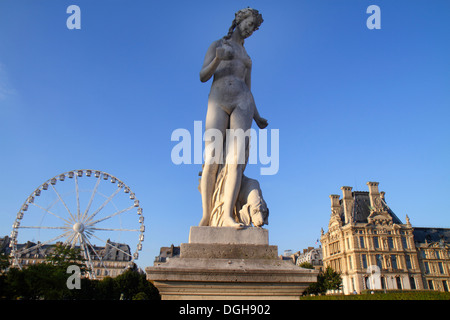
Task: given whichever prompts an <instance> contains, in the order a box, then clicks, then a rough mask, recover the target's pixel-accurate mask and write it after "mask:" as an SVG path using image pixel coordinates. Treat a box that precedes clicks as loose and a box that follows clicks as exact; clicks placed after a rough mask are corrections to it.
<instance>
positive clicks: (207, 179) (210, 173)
mask: <svg viewBox="0 0 450 320" xmlns="http://www.w3.org/2000/svg"><path fill="white" fill-rule="evenodd" d="M228 122H229V115H228V114H227V113H226V112H225V111H224V110H223V109H222V108H220V107H219V106H218V105H217V104H216V103H215V102H214V101H213V100H212V99H210V101H208V111H207V113H206V122H205V131H208V130H215V131H216V132H218V133H220V135H221V137H222V139H224V137H225V132H226V129H227V126H228ZM212 143H214V141H208V140H207V141H205V163H204V166H203V171H202V177H201V181H200V190H201V195H202V207H203V216H202V219H201V220H200V223H199V226H208V225H209V223H210V218H211V217H210V215H211V210H212V208H211V207H212V196H213V193H214V187H215V184H216V177H217V170H218V168H219V163H218V162H217V160H218V159H222V153H223V149H222V148H213V147H212V146H211V144H212ZM213 146H214V145H213ZM218 153H219V154H218Z"/></svg>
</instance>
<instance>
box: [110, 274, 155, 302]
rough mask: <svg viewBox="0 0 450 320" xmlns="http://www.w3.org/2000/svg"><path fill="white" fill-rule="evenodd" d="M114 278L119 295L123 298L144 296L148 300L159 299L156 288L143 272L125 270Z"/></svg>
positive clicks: (130, 298)
mask: <svg viewBox="0 0 450 320" xmlns="http://www.w3.org/2000/svg"><path fill="white" fill-rule="evenodd" d="M114 280H115V282H116V286H117V290H118V292H119V295H120V296H121V298H122V299H124V300H132V299H133V298H135V299H142V298H145V297H146V298H147V299H149V300H158V299H160V296H159V292H158V290H157V289H156V288H155V287H154V286H153V285H152V284H151V283H150V282H149V281H148V280H147V278H146V276H145V274H140V273H139V272H137V271H135V270H127V271H125V272H124V273H122V274H121V275H119V276H117V277H116V278H115V279H114ZM141 293H143V294H145V295H143V294H141ZM138 294H139V295H138Z"/></svg>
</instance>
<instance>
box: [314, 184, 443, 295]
mask: <svg viewBox="0 0 450 320" xmlns="http://www.w3.org/2000/svg"><path fill="white" fill-rule="evenodd" d="M367 185H368V187H369V192H365V191H353V192H352V188H351V187H347V186H344V187H342V188H341V190H342V193H343V197H342V199H339V195H334V194H333V195H330V199H331V217H330V221H329V224H328V231H327V232H326V233H324V232H323V230H322V236H321V243H322V250H323V263H324V268H326V267H327V266H331V267H332V268H333V269H334V270H335V271H338V272H341V275H342V280H343V291H344V293H345V294H350V293H354V292H357V293H360V292H361V291H362V290H366V289H386V290H392V289H413V290H415V289H417V290H419V289H433V290H441V291H449V285H450V274H449V269H450V259H449V242H450V229H437V228H434V229H430V228H414V227H412V225H411V223H410V220H409V218H408V216H406V224H404V223H402V221H401V220H400V219H399V218H398V217H397V216H396V215H395V214H394V212H393V211H392V210H391V209H390V208H389V206H388V205H387V204H386V201H385V197H384V195H385V193H384V192H379V190H378V182H368V183H367ZM426 239H428V240H426ZM427 241H428V242H427Z"/></svg>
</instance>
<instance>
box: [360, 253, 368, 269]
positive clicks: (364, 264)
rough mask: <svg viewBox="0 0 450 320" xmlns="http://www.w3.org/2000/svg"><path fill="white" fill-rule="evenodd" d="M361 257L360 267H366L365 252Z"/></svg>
mask: <svg viewBox="0 0 450 320" xmlns="http://www.w3.org/2000/svg"><path fill="white" fill-rule="evenodd" d="M361 259H362V267H363V268H364V269H367V256H366V255H365V254H362V255H361Z"/></svg>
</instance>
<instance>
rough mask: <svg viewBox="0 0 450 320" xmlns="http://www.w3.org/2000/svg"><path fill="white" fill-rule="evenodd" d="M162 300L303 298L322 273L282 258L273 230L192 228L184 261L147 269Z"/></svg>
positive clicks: (184, 248) (182, 251)
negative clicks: (273, 240) (271, 237)
mask: <svg viewBox="0 0 450 320" xmlns="http://www.w3.org/2000/svg"><path fill="white" fill-rule="evenodd" d="M145 271H146V273H147V279H148V280H150V281H151V282H152V283H153V284H154V285H155V286H156V287H157V288H158V290H159V292H160V294H161V298H162V299H163V300H214V299H220V300H244V299H253V300H259V299H270V300H275V299H283V300H291V299H299V297H300V296H301V294H302V292H303V291H304V290H305V289H306V287H308V285H309V284H310V283H313V282H316V281H317V271H316V270H310V269H304V268H300V267H297V266H295V265H294V264H293V263H291V262H289V261H283V260H280V259H279V258H278V248H277V246H272V245H269V233H268V230H266V229H262V228H245V229H241V230H237V229H235V228H227V227H191V230H190V235H189V243H182V244H181V246H180V257H177V258H171V259H168V261H167V262H164V263H155V265H154V266H153V267H147V268H146V269H145Z"/></svg>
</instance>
